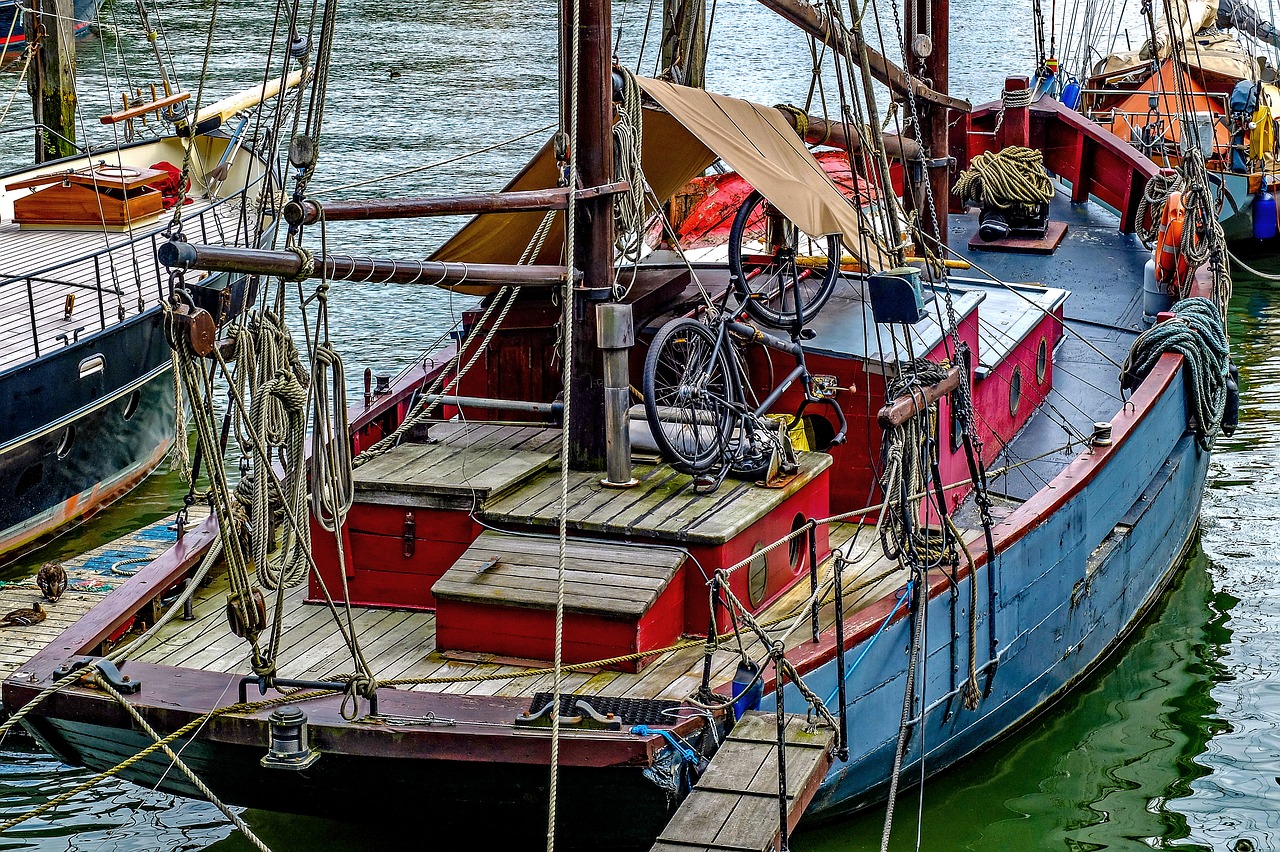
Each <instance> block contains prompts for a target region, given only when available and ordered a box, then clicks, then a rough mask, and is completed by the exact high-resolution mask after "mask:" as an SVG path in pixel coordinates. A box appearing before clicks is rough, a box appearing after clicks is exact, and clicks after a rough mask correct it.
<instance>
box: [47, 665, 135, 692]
mask: <svg viewBox="0 0 1280 852" xmlns="http://www.w3.org/2000/svg"><path fill="white" fill-rule="evenodd" d="M81 669H86V670H87V669H95V670H97V672H98V673H99V674H101V675H102V676H103V677H104V678H105V679H106V681H107V683H109V684H111V688H112V689H114V690H115V691H116V692H121V693H124V694H125V695H133V694H134V693H136V692H139V691H141V689H142V681H140V680H133V679H132V678H130V677H129V676H128V675H127V674H122V673H121V672H120V669H118V668H116V664H115V663H113V662H111V661H110V660H108V659H106V658H105V657H76V658H75V659H74V660H68V661H67V662H65V663H63V664H62V665H60V666H58V667H57V668H56V669H54V670H53V676H54V677H55V678H57V679H58V680H62V679H63V678H64V677H66V676H67V675H69V674H71V673H72V672H76V671H80V670H81ZM85 674H86V675H87V674H89V672H88V671H85Z"/></svg>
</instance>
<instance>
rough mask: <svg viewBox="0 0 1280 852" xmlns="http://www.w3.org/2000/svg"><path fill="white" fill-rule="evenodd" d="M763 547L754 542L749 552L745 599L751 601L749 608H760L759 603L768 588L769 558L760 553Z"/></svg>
mask: <svg viewBox="0 0 1280 852" xmlns="http://www.w3.org/2000/svg"><path fill="white" fill-rule="evenodd" d="M762 550H764V545H763V544H761V543H759V542H756V546H755V548H754V549H753V550H752V551H751V552H752V553H753V554H755V555H754V556H752V558H751V561H750V562H748V563H747V599H748V600H749V601H751V606H753V607H757V606H760V602H761V601H763V600H764V593H765V590H767V589H768V588H769V557H768V555H767V554H764V553H761V552H760V551H762Z"/></svg>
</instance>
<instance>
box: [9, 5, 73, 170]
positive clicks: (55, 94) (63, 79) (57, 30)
mask: <svg viewBox="0 0 1280 852" xmlns="http://www.w3.org/2000/svg"><path fill="white" fill-rule="evenodd" d="M74 19H75V8H74V6H73V3H72V0H33V2H32V3H31V8H30V9H29V10H28V11H27V13H26V15H25V18H24V20H23V23H22V26H23V30H24V32H25V33H26V40H27V50H29V51H31V52H32V62H31V76H30V77H28V79H27V90H28V91H29V92H30V93H31V112H32V117H33V118H34V119H35V125H36V162H37V163H43V162H46V161H48V160H56V159H59V158H61V157H69V156H71V155H72V154H74V153H75V152H76V141H75V140H76V64H75V63H76V45H75V20H74Z"/></svg>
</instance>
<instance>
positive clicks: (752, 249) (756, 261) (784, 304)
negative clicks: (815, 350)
mask: <svg viewBox="0 0 1280 852" xmlns="http://www.w3.org/2000/svg"><path fill="white" fill-rule="evenodd" d="M729 274H730V278H731V280H732V281H733V287H734V291H735V292H736V293H737V295H738V298H739V299H741V300H743V302H744V305H745V307H746V309H747V313H749V314H751V316H752V317H754V318H755V319H756V320H758V321H759V322H762V323H765V324H767V325H771V326H773V327H775V328H787V327H789V326H792V325H794V324H795V322H796V318H797V314H798V315H799V319H800V324H801V325H807V324H808V323H810V322H812V321H813V318H814V317H816V316H817V315H818V311H820V310H822V306H823V305H825V304H826V303H827V299H829V298H831V293H832V292H833V291H834V290H835V287H836V276H837V275H839V274H840V235H839V234H833V235H832V236H829V237H811V236H809V235H807V234H804V233H802V232H801V231H800V229H799V228H797V227H796V226H795V225H794V224H793V223H792V222H791V221H790V220H788V219H787V218H786V217H785V216H783V215H782V214H781V213H780V212H779V211H778V210H777V208H775V207H774V206H773V205H771V204H770V203H769V202H768V200H766V199H765V197H764V196H763V195H761V194H760V193H759V192H752V193H751V194H750V195H748V196H747V200H746V201H744V202H742V206H741V207H739V208H738V214H737V215H736V216H735V217H734V219H733V227H732V228H731V229H730V231H729ZM797 303H798V304H799V310H798V311H797V307H796V306H797Z"/></svg>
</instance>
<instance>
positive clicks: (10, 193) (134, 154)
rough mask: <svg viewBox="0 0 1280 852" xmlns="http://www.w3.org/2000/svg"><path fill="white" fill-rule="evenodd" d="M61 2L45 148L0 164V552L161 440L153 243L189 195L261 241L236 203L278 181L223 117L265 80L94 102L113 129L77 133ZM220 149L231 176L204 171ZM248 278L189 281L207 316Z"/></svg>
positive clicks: (248, 100) (169, 428) (165, 405)
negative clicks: (213, 99) (194, 96)
mask: <svg viewBox="0 0 1280 852" xmlns="http://www.w3.org/2000/svg"><path fill="white" fill-rule="evenodd" d="M57 11H58V10H57V7H56V4H53V3H47V4H46V9H45V14H44V17H43V20H42V23H41V27H42V28H43V31H44V32H46V33H48V37H47V38H44V39H41V40H39V41H37V42H36V43H35V44H33V45H32V46H31V47H32V53H33V61H32V63H31V80H32V96H33V102H34V104H35V117H36V126H37V127H38V128H40V130H39V131H38V132H37V144H36V150H37V162H38V165H36V166H33V167H32V166H29V167H26V168H23V169H19V170H16V171H11V172H8V173H6V174H4V175H2V176H0V264H2V270H3V271H2V272H0V319H2V320H3V323H4V326H5V329H6V330H5V334H4V341H3V344H0V492H2V493H4V494H5V495H6V497H5V499H4V500H3V501H0V555H3V554H7V555H9V556H12V555H14V554H15V553H16V552H17V551H20V550H22V549H23V548H26V547H28V546H30V545H31V544H32V543H34V542H36V541H38V540H39V539H41V538H42V537H44V536H47V535H48V534H49V533H51V532H54V531H56V530H58V529H60V528H62V527H64V526H65V525H67V524H69V523H71V522H74V521H76V520H78V519H80V518H83V517H85V516H87V515H89V514H91V513H93V512H94V511H96V510H98V509H100V508H101V507H103V506H105V505H107V504H109V503H110V502H112V501H114V500H116V499H118V498H119V497H120V496H121V495H123V494H124V493H126V492H128V491H129V490H130V489H131V488H132V487H133V486H135V485H137V484H138V483H139V482H141V481H142V480H143V479H144V478H145V477H146V476H147V475H148V474H149V473H150V472H151V471H152V470H154V469H155V467H156V466H157V465H158V464H159V463H160V462H161V461H162V460H163V459H164V457H165V455H166V454H167V453H168V452H169V450H170V448H171V447H172V445H173V423H174V383H173V376H172V374H171V358H170V356H169V347H168V345H167V343H166V341H165V335H164V331H163V329H162V327H161V308H160V303H161V302H162V301H164V300H165V299H167V298H168V296H169V293H170V288H169V284H168V277H167V275H165V274H164V271H163V270H161V269H160V268H159V267H158V266H156V265H155V264H154V263H152V262H148V261H147V260H146V258H148V257H150V256H152V255H153V254H154V251H155V246H156V245H157V244H158V242H159V239H160V234H161V233H163V232H165V231H166V230H167V229H168V228H169V227H170V225H171V224H172V214H171V210H170V208H172V207H173V206H174V205H175V204H177V205H180V206H181V205H182V203H183V201H186V202H189V204H188V205H186V209H185V210H184V217H185V220H186V221H187V222H188V223H189V226H190V227H192V228H197V227H198V228H200V229H201V230H202V232H203V233H207V234H209V235H211V236H214V237H216V238H217V239H219V240H221V241H225V242H226V243H227V244H229V245H246V244H249V245H254V244H257V241H258V240H259V239H260V235H261V232H262V226H263V225H264V222H261V221H254V220H251V219H249V218H247V217H245V216H244V215H243V213H244V210H245V207H244V204H243V202H245V201H246V200H250V199H254V198H256V197H258V196H259V195H260V194H261V193H262V192H263V191H264V189H267V188H269V186H270V182H271V170H270V169H269V167H268V165H267V162H266V161H265V160H264V158H263V156H262V155H261V152H259V151H258V150H257V148H258V147H260V146H258V145H257V144H256V143H254V142H252V141H250V140H248V138H247V135H246V138H245V139H243V140H240V141H239V142H237V141H236V138H235V134H233V133H231V132H229V129H228V128H223V127H222V124H223V122H224V120H226V119H229V118H231V117H232V116H234V115H236V114H237V113H241V112H244V113H245V114H246V116H247V111H248V110H250V109H252V108H253V107H254V106H255V105H256V104H259V103H260V102H262V101H263V100H264V95H263V89H262V87H258V90H257V91H254V92H250V93H248V94H247V95H245V96H238V97H232V98H229V99H227V100H224V101H220V102H218V103H213V104H205V105H203V106H201V107H200V108H199V109H198V110H191V109H190V108H189V107H190V104H189V103H188V101H189V99H190V93H188V92H177V91H168V93H167V94H165V95H164V96H162V97H159V98H157V99H155V100H151V99H147V100H143V101H136V102H134V103H132V104H128V103H126V104H125V105H124V107H123V108H122V109H120V110H118V111H116V112H114V113H112V114H110V115H106V116H103V117H101V126H104V127H109V128H112V129H114V130H115V131H117V133H116V135H115V138H116V139H117V141H119V142H120V144H118V145H111V146H107V147H105V148H96V149H95V150H94V151H93V153H92V154H89V153H87V152H86V151H84V150H81V149H79V148H78V147H77V146H76V145H75V128H76V98H75V85H76V83H75V75H74V63H73V61H72V58H71V55H70V51H72V50H73V46H72V45H73V42H72V40H71V34H70V23H69V20H68V19H67V18H66V17H65V16H63V17H60V16H59V15H58V14H57ZM294 82H296V79H295V81H294ZM165 87H166V89H169V88H170V84H169V82H168V79H167V78H166V82H165ZM268 88H269V89H270V90H271V91H272V92H274V91H278V89H279V86H278V85H277V86H274V87H268ZM147 120H150V125H149V126H147V127H144V126H143V123H144V122H145V121H147ZM245 120H246V121H247V118H246V119H245ZM135 124H136V125H137V130H138V133H137V136H138V138H137V139H135V140H133V141H131V142H128V143H125V142H124V141H123V139H122V138H121V136H122V134H121V133H120V131H122V130H126V129H127V131H128V132H127V133H126V134H123V135H125V136H127V137H128V138H130V139H132V137H133V135H134V133H133V131H134V127H135ZM45 128H47V130H46V129H45ZM160 128H163V130H162V131H161V132H158V133H157V132H156V131H157V129H160ZM193 131H194V132H193ZM242 142H249V144H248V145H245V144H240V143H242ZM220 160H222V161H224V163H225V165H224V166H223V168H222V171H221V176H222V177H223V178H225V179H224V180H221V181H220V182H218V181H212V180H208V179H207V178H206V176H205V172H206V171H207V170H208V169H211V168H212V167H213V166H214V164H217V163H219V161H220ZM183 166H185V169H184V168H183ZM184 174H185V176H186V181H187V185H186V187H185V188H180V184H182V182H183V181H182V176H183V175H184ZM268 195H269V191H268ZM265 224H268V225H269V223H265ZM245 287H246V282H245V281H244V279H243V277H235V278H234V280H233V279H232V278H231V277H228V276H217V277H214V278H210V279H207V280H205V281H201V282H192V286H191V287H190V289H189V292H188V296H187V298H188V301H189V303H190V307H191V308H192V309H193V310H194V309H196V308H199V309H201V310H203V311H204V312H205V316H206V317H208V318H210V319H211V321H212V322H214V323H215V324H216V323H218V322H224V321H225V320H226V319H228V318H229V317H230V316H232V315H233V314H234V313H235V312H236V311H238V309H239V307H240V305H241V304H242V303H243V301H244V299H245V298H246V293H245ZM215 318H216V319H215Z"/></svg>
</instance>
